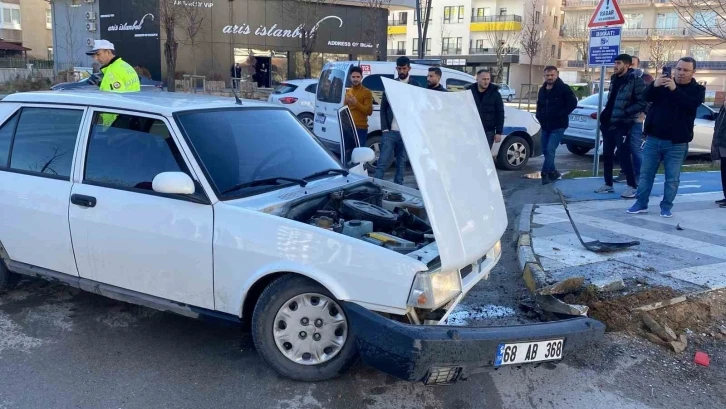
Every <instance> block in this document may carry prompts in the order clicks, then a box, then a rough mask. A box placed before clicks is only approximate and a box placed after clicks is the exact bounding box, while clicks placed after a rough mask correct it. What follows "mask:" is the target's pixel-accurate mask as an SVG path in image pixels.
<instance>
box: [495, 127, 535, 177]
mask: <svg viewBox="0 0 726 409" xmlns="http://www.w3.org/2000/svg"><path fill="white" fill-rule="evenodd" d="M531 152H532V148H531V147H530V146H529V143H527V141H526V140H524V138H522V137H521V136H517V135H509V136H506V137H505V138H504V141H502V145H501V146H500V147H499V153H497V164H498V165H499V167H500V168H502V169H506V170H519V169H522V168H523V167H524V166H525V165H526V164H527V162H528V161H529V157H530V156H531Z"/></svg>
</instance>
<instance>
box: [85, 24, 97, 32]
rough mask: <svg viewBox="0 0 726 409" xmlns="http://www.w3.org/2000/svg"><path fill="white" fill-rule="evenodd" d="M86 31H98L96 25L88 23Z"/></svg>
mask: <svg viewBox="0 0 726 409" xmlns="http://www.w3.org/2000/svg"><path fill="white" fill-rule="evenodd" d="M86 30H88V31H96V23H86Z"/></svg>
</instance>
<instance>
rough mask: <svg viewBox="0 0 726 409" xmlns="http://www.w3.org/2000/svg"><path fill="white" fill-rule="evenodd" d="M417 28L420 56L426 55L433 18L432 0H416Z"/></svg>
mask: <svg viewBox="0 0 726 409" xmlns="http://www.w3.org/2000/svg"><path fill="white" fill-rule="evenodd" d="M414 12H415V13H416V20H417V23H416V29H417V30H418V56H417V57H418V58H424V55H426V35H427V34H428V31H429V20H430V19H431V0H416V10H415V11H414Z"/></svg>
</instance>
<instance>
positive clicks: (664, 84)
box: [627, 57, 716, 217]
mask: <svg viewBox="0 0 726 409" xmlns="http://www.w3.org/2000/svg"><path fill="white" fill-rule="evenodd" d="M695 72H696V60H694V59H693V58H691V57H683V58H681V59H680V60H678V64H677V65H676V66H675V68H673V76H674V77H673V78H671V77H670V76H666V75H661V76H660V77H658V78H656V80H655V81H653V83H652V84H650V85H649V86H648V89H647V90H646V91H645V99H646V100H647V102H650V103H651V105H650V108H649V109H648V115H646V117H645V137H646V139H645V145H644V146H643V164H642V166H641V169H640V185H639V186H638V191H637V192H636V194H635V197H636V198H637V201H636V202H635V204H634V205H633V206H631V207H630V208H629V209H628V210H627V211H628V213H630V214H637V213H644V212H647V211H648V202H649V200H650V193H651V191H652V190H653V182H654V181H655V174H656V172H658V168H659V167H660V165H661V163H662V164H663V169H664V170H665V185H664V186H663V200H661V202H660V215H661V217H672V216H673V214H672V213H671V209H672V208H673V201H674V200H675V198H676V195H677V194H678V185H679V184H680V177H681V166H683V161H684V160H685V159H686V155H688V144H689V143H690V142H691V141H693V125H694V123H695V121H696V113H697V111H698V107H699V106H701V104H703V101H704V100H705V99H706V87H704V86H703V85H700V84H699V83H698V82H697V81H696V79H695V78H693V75H694V73H695ZM715 129H716V127H714V131H715Z"/></svg>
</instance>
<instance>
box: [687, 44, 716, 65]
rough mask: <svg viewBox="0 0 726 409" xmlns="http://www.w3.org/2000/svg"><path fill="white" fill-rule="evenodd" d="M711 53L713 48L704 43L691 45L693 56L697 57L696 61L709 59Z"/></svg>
mask: <svg viewBox="0 0 726 409" xmlns="http://www.w3.org/2000/svg"><path fill="white" fill-rule="evenodd" d="M710 55H711V48H710V47H706V46H703V45H692V46H691V57H693V58H695V59H696V61H698V62H701V61H708V60H709V56H710Z"/></svg>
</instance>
